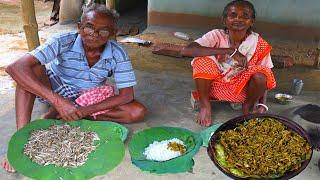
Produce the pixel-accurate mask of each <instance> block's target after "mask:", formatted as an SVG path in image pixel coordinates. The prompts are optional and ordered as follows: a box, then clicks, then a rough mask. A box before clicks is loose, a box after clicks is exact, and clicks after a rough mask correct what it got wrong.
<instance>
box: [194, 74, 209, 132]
mask: <svg viewBox="0 0 320 180" xmlns="http://www.w3.org/2000/svg"><path fill="white" fill-rule="evenodd" d="M195 81H196V86H197V91H198V92H199V98H200V100H199V103H200V112H199V114H198V116H197V119H196V121H197V122H198V123H199V124H200V125H202V126H210V125H211V124H212V118H211V104H210V101H209V94H210V89H211V85H212V80H207V79H195Z"/></svg>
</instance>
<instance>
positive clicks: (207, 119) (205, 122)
mask: <svg viewBox="0 0 320 180" xmlns="http://www.w3.org/2000/svg"><path fill="white" fill-rule="evenodd" d="M196 121H197V123H199V124H200V125H201V126H206V127H208V126H210V125H211V124H212V118H211V108H201V109H200V112H199V114H198V116H197V119H196Z"/></svg>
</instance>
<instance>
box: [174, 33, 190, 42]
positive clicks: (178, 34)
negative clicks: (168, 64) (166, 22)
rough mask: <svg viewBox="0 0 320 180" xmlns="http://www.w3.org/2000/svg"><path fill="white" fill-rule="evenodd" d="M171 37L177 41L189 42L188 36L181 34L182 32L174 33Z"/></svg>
mask: <svg viewBox="0 0 320 180" xmlns="http://www.w3.org/2000/svg"><path fill="white" fill-rule="evenodd" d="M173 35H174V36H175V37H177V38H179V39H183V40H186V41H189V40H191V38H190V36H189V35H188V34H186V33H183V32H174V33H173Z"/></svg>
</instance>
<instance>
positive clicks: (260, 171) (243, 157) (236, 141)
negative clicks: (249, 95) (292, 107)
mask: <svg viewBox="0 0 320 180" xmlns="http://www.w3.org/2000/svg"><path fill="white" fill-rule="evenodd" d="M218 137H219V138H220V139H219V142H218V143H217V144H216V146H215V148H216V155H217V160H218V162H219V164H220V165H221V166H222V167H223V168H224V169H226V170H228V171H230V172H231V173H232V174H234V175H235V176H238V177H242V178H245V177H252V178H277V177H281V176H283V175H284V174H285V173H286V172H287V171H294V170H297V169H298V168H299V167H300V166H301V164H302V162H303V161H305V160H307V159H310V157H311V153H312V149H311V147H310V145H309V144H308V142H307V141H306V140H305V139H304V138H302V137H301V136H300V135H298V134H297V133H295V132H293V131H291V130H288V129H287V127H286V126H284V125H283V124H282V123H280V122H279V121H277V120H275V119H272V118H255V119H251V120H249V121H246V122H245V123H243V124H241V125H239V126H238V127H236V128H235V129H233V130H227V131H222V132H219V134H218Z"/></svg>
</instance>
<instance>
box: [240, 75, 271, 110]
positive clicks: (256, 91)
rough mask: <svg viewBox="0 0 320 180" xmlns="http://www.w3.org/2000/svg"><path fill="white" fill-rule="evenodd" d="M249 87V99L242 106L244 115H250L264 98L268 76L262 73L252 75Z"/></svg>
mask: <svg viewBox="0 0 320 180" xmlns="http://www.w3.org/2000/svg"><path fill="white" fill-rule="evenodd" d="M247 87H248V88H247V98H246V100H245V102H244V103H243V105H242V112H243V114H244V115H247V114H249V112H250V111H252V109H253V106H254V105H255V103H256V102H258V100H259V99H260V98H261V97H263V96H264V94H265V92H266V90H267V78H266V76H265V75H264V74H262V73H256V74H254V75H252V76H251V78H250V80H249V82H248V86H247Z"/></svg>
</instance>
